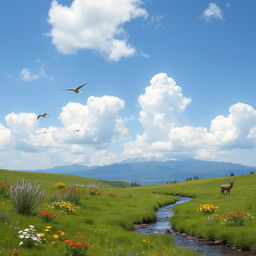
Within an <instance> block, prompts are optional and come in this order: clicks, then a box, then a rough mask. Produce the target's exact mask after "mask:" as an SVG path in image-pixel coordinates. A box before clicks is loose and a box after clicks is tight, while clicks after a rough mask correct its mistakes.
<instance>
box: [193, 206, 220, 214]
mask: <svg viewBox="0 0 256 256" xmlns="http://www.w3.org/2000/svg"><path fill="white" fill-rule="evenodd" d="M218 208H219V207H218V206H216V205H214V204H202V205H200V206H199V208H198V209H197V211H198V212H199V213H203V214H212V213H216V212H217V210H218Z"/></svg>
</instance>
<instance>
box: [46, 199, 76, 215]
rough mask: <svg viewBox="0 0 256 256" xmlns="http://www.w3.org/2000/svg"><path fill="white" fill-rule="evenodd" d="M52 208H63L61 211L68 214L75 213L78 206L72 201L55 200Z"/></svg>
mask: <svg viewBox="0 0 256 256" xmlns="http://www.w3.org/2000/svg"><path fill="white" fill-rule="evenodd" d="M49 207H50V208H55V209H58V210H61V212H63V213H66V214H73V213H75V212H76V206H75V205H74V204H72V203H70V202H66V201H61V202H53V203H52V204H51V206H49Z"/></svg>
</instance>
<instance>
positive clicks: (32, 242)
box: [18, 225, 42, 248]
mask: <svg viewBox="0 0 256 256" xmlns="http://www.w3.org/2000/svg"><path fill="white" fill-rule="evenodd" d="M34 227H35V226H32V225H30V226H29V228H26V229H24V230H20V231H19V232H18V234H19V238H20V239H21V241H20V243H19V245H20V246H24V247H28V248H30V247H33V246H38V245H39V243H41V242H42V240H41V234H40V233H36V232H35V229H34Z"/></svg>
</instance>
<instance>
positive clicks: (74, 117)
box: [55, 96, 128, 146]
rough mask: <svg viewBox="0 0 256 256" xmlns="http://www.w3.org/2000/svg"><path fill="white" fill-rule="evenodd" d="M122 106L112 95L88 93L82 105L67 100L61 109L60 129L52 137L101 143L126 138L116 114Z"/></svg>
mask: <svg viewBox="0 0 256 256" xmlns="http://www.w3.org/2000/svg"><path fill="white" fill-rule="evenodd" d="M124 106H125V103H124V101H123V100H121V99H119V98H117V97H113V96H103V97H93V96H91V97H89V98H88V100H87V104H86V105H83V104H80V103H72V102H71V103H69V104H67V105H66V106H65V107H63V108H62V112H61V114H60V120H61V122H62V124H63V128H62V129H59V130H58V133H56V135H55V136H56V138H57V139H58V140H61V141H65V142H67V143H70V144H95V145H101V146H102V145H104V144H109V143H112V142H113V141H115V140H117V139H120V138H123V137H126V136H127V134H128V131H127V129H126V128H125V125H124V121H123V119H121V118H120V117H119V111H120V110H121V109H123V108H124ZM76 130H78V131H76Z"/></svg>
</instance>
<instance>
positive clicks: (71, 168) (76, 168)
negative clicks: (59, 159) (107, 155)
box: [35, 164, 97, 174]
mask: <svg viewBox="0 0 256 256" xmlns="http://www.w3.org/2000/svg"><path fill="white" fill-rule="evenodd" d="M95 168H97V166H94V167H88V166H85V165H80V164H72V165H66V166H56V167H53V168H48V169H40V170H35V172H41V173H54V174H69V173H72V172H86V171H88V170H93V169H95Z"/></svg>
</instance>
